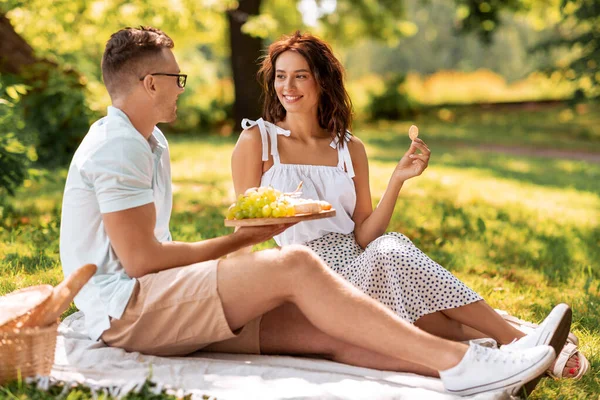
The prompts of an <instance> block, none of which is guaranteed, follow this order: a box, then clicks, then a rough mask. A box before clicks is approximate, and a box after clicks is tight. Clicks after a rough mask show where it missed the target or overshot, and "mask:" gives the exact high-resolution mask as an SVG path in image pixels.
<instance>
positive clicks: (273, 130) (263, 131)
mask: <svg viewBox="0 0 600 400" xmlns="http://www.w3.org/2000/svg"><path fill="white" fill-rule="evenodd" d="M256 125H258V129H259V131H260V137H261V139H262V160H263V161H267V160H268V159H269V140H268V138H269V137H270V139H271V155H272V156H273V161H274V162H275V163H276V164H279V153H278V151H277V135H284V136H290V131H288V130H285V129H283V128H281V127H279V126H277V125H275V124H273V123H271V122H269V121H265V120H264V119H262V118H259V119H257V120H256V121H253V120H251V119H248V118H244V119H243V120H242V129H250V128H252V127H253V126H256Z"/></svg>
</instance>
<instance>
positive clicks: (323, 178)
mask: <svg viewBox="0 0 600 400" xmlns="http://www.w3.org/2000/svg"><path fill="white" fill-rule="evenodd" d="M255 125H258V128H259V130H260V135H261V138H262V160H263V161H267V160H268V159H269V142H270V143H271V156H273V166H272V167H271V168H269V170H268V171H266V172H265V173H264V174H263V176H262V178H261V182H260V185H261V186H272V187H274V188H275V189H277V190H280V191H281V192H292V191H294V189H296V187H297V186H298V184H299V183H300V181H302V182H303V185H302V196H301V197H303V198H305V199H314V200H325V201H327V202H328V203H330V204H331V205H332V206H333V208H334V209H335V210H336V216H335V217H332V218H324V219H318V220H313V221H306V222H300V223H298V224H296V225H294V226H292V227H291V228H289V229H287V230H286V231H285V232H283V233H282V234H280V235H277V236H276V237H275V238H274V239H275V241H276V242H277V244H278V245H279V246H284V245H288V244H299V243H307V242H310V241H311V240H314V239H318V238H320V237H322V236H324V235H326V234H328V233H330V232H337V233H343V234H348V233H351V232H353V231H354V221H352V214H353V213H354V207H355V206H356V190H355V188H354V181H353V180H352V178H353V177H354V169H353V167H352V159H351V158H350V153H349V151H348V146H347V143H346V146H342V145H341V143H339V139H338V138H337V137H336V138H335V140H333V141H332V142H331V144H330V146H331V147H332V148H334V149H335V148H337V151H338V165H337V166H335V167H333V166H326V165H304V164H282V163H281V162H280V160H279V153H278V151H277V135H284V136H290V131H287V130H285V129H282V128H280V127H278V126H277V125H275V124H272V123H270V122H268V121H264V120H263V119H262V118H261V119H258V120H257V121H251V120H249V119H244V120H243V121H242V128H243V129H248V128H250V127H253V126H255ZM345 140H346V142H348V141H349V140H350V133H346V136H345Z"/></svg>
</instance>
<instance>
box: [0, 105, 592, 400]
mask: <svg viewBox="0 0 600 400" xmlns="http://www.w3.org/2000/svg"><path fill="white" fill-rule="evenodd" d="M452 112H453V113H454V116H453V117H452V118H454V120H453V121H450V122H448V121H444V120H442V119H439V118H437V116H436V115H427V116H422V117H421V118H419V119H418V120H417V121H416V123H417V124H418V125H419V127H420V131H421V134H420V136H421V137H422V138H423V139H424V140H425V141H426V142H427V143H428V144H429V146H430V148H431V149H432V151H433V157H432V160H431V163H430V167H429V169H428V170H427V171H426V172H425V173H424V174H423V176H422V177H420V178H418V179H414V180H411V181H409V182H407V183H406V185H405V187H404V188H403V190H402V192H401V194H400V197H399V199H398V203H397V207H396V211H395V213H394V216H393V218H392V222H391V226H390V230H394V231H400V232H403V233H405V234H406V235H407V236H409V237H410V238H411V239H412V240H413V241H414V242H415V244H416V245H417V246H419V247H420V248H421V249H422V250H423V251H425V252H426V253H427V254H429V255H430V256H431V257H432V258H433V259H434V260H436V261H438V262H439V263H440V264H442V265H444V266H445V267H447V268H448V269H450V270H451V271H452V272H453V273H455V274H456V275H457V276H458V277H460V278H461V279H462V280H464V281H465V282H466V283H467V284H468V285H470V286H471V287H472V288H474V289H475V290H477V291H478V292H479V293H480V294H481V295H483V296H484V297H485V298H486V299H487V300H488V302H489V303H490V304H491V305H492V306H494V307H497V308H502V309H505V310H507V311H509V312H511V313H513V314H514V315H517V316H519V317H521V318H524V319H528V320H531V321H536V322H537V321H540V320H541V319H542V318H543V316H544V315H545V314H546V313H547V312H548V311H549V310H550V309H551V307H552V305H553V304H556V303H559V302H567V303H569V304H570V305H571V306H572V307H573V310H574V316H573V330H574V331H575V333H576V334H577V335H578V336H579V337H580V339H581V343H582V346H581V349H582V351H583V352H584V353H585V354H586V356H587V357H588V359H589V360H590V362H591V364H592V366H591V371H590V373H589V374H588V375H587V376H586V377H584V378H583V379H582V380H581V381H579V382H575V381H571V380H561V381H552V380H550V379H545V380H543V381H542V382H541V384H540V385H539V386H538V389H537V390H536V391H535V392H534V394H533V395H532V396H531V397H530V398H532V399H598V398H600V397H599V395H598V393H600V376H599V372H598V371H599V370H600V321H599V316H600V163H590V162H585V161H579V160H577V159H572V160H565V159H552V158H542V157H523V156H513V155H510V154H502V153H488V152H482V151H481V150H480V149H479V148H478V147H477V146H478V145H480V144H482V143H485V144H500V145H511V146H524V147H529V148H536V149H538V150H539V149H543V148H545V149H568V150H569V151H585V152H588V153H589V152H592V153H595V154H600V108H598V107H592V108H590V109H589V110H588V112H587V113H585V114H583V115H578V114H577V113H573V114H572V119H571V120H569V121H568V122H562V120H563V119H564V118H565V115H566V114H568V113H569V112H570V111H569V110H568V109H567V111H565V109H561V108H558V109H557V108H551V109H546V110H543V111H538V112H524V111H515V110H509V111H506V110H504V111H502V112H495V113H494V112H492V111H482V110H480V109H474V110H471V113H470V114H469V113H468V112H467V110H466V109H456V110H454V111H452ZM442 116H443V117H444V118H445V119H447V118H448V115H446V114H444V115H442ZM409 125H410V123H380V124H377V125H364V126H360V125H358V126H357V128H356V129H355V132H356V134H357V135H359V136H360V137H361V138H362V139H363V140H364V141H365V143H366V145H367V151H368V153H369V155H370V158H371V184H372V190H373V195H374V196H373V197H374V199H373V200H374V202H377V201H378V200H379V196H380V195H381V194H382V192H383V190H384V189H385V185H386V184H387V181H388V178H389V174H390V173H391V171H392V169H393V167H394V165H395V162H396V161H397V159H398V158H399V157H400V156H401V155H402V154H403V152H404V151H405V149H406V148H407V147H408V144H409V139H408V136H407V134H406V132H407V129H408V126H409ZM170 143H171V152H172V163H173V183H174V210H173V218H172V223H171V230H172V233H173V236H174V238H176V239H177V240H200V239H205V238H210V237H214V236H217V235H222V234H225V233H228V232H230V230H229V228H225V227H224V226H223V221H222V218H223V212H224V211H225V210H226V208H227V206H228V205H229V204H230V203H231V202H232V201H233V200H234V195H233V189H232V184H231V178H230V172H229V157H230V154H231V150H232V148H233V145H234V143H235V138H232V137H230V138H221V137H217V136H210V137H206V136H205V137H195V136H175V137H171V138H170ZM65 176H66V172H65V170H58V171H52V172H51V173H50V174H48V175H47V176H45V177H44V178H43V179H41V180H39V181H37V182H30V183H29V184H28V187H26V188H22V189H21V190H20V191H19V192H18V193H17V195H16V197H15V198H13V199H10V200H8V201H5V205H4V206H3V209H2V211H0V213H1V215H0V259H1V260H2V262H1V263H0V294H4V293H7V292H10V291H12V290H15V289H18V288H21V287H24V286H29V285H35V284H40V283H51V284H56V283H58V282H59V281H60V280H61V278H62V273H61V270H60V266H59V256H58V236H59V218H60V198H61V194H62V186H63V182H64V179H65ZM270 246H273V242H272V241H271V242H268V243H267V244H263V245H261V246H257V247H258V248H264V247H270ZM73 311H74V308H71V309H70V310H69V311H67V313H65V315H66V314H68V313H71V312H73ZM8 391H9V392H10V395H8V394H7V393H8ZM71 395H72V397H69V398H88V397H89V393H87V392H86V391H85V389H74V390H73V391H72V393H71ZM36 396H39V398H43V396H44V394H43V393H42V392H39V391H37V390H36V389H35V388H34V387H32V386H31V385H21V386H19V385H18V384H16V383H15V384H12V385H10V386H9V387H7V388H3V389H2V388H0V397H7V398H28V397H36ZM163 398H166V395H165V396H163Z"/></svg>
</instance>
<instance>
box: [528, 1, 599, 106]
mask: <svg viewBox="0 0 600 400" xmlns="http://www.w3.org/2000/svg"><path fill="white" fill-rule="evenodd" d="M560 10H561V15H562V20H561V22H560V24H559V25H558V27H557V29H556V31H557V34H556V37H555V38H552V39H549V40H547V41H545V42H543V43H541V44H539V45H538V46H536V48H535V49H536V50H542V51H551V50H553V49H557V48H563V49H569V50H570V57H566V58H564V59H563V60H561V61H559V63H558V64H557V65H555V66H554V67H553V68H551V70H560V71H563V72H564V73H565V76H566V77H567V78H570V79H573V80H579V81H580V85H581V86H582V87H581V89H580V90H578V91H577V92H576V99H575V100H581V98H582V97H583V96H584V94H585V93H586V92H587V94H588V95H589V96H590V97H598V96H600V72H599V71H600V68H599V67H600V4H599V3H598V1H597V0H561V5H560Z"/></svg>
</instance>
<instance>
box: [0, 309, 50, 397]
mask: <svg viewBox="0 0 600 400" xmlns="http://www.w3.org/2000/svg"><path fill="white" fill-rule="evenodd" d="M57 328H58V321H57V322H55V323H53V324H52V325H49V326H44V327H34V328H22V329H14V330H12V331H7V332H0V360H2V361H1V362H0V385H2V384H4V383H6V382H10V381H12V380H15V379H18V378H25V377H28V376H35V375H49V374H50V370H51V369H52V365H53V364H54V351H55V349H56V329H57Z"/></svg>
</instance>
